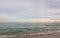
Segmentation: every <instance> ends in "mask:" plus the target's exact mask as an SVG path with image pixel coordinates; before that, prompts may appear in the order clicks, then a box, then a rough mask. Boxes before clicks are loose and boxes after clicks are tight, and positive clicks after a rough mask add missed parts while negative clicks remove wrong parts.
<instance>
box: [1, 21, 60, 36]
mask: <svg viewBox="0 0 60 38" xmlns="http://www.w3.org/2000/svg"><path fill="white" fill-rule="evenodd" d="M53 24H54V23H53ZM53 24H52V28H53ZM46 25H47V23H10V22H8V23H0V35H2V34H24V33H30V32H37V31H42V30H46V29H47V26H46ZM49 25H50V26H51V24H49ZM54 25H57V24H54ZM58 27H59V28H58ZM58 27H57V28H58V29H60V23H59V24H58ZM48 29H51V28H49V26H48ZM53 29H55V27H54V28H53Z"/></svg>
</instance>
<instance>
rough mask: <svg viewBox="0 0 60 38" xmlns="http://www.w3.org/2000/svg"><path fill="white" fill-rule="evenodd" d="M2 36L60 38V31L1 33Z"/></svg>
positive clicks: (8, 37)
mask: <svg viewBox="0 0 60 38" xmlns="http://www.w3.org/2000/svg"><path fill="white" fill-rule="evenodd" d="M0 38H60V31H55V32H54V31H52V32H50V31H49V32H46V33H44V32H40V33H31V34H23V35H1V36H0Z"/></svg>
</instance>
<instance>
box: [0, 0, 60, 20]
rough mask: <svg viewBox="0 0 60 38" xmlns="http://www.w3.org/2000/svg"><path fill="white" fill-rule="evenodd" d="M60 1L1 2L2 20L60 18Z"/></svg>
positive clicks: (7, 0) (8, 0) (25, 0)
mask: <svg viewBox="0 0 60 38" xmlns="http://www.w3.org/2000/svg"><path fill="white" fill-rule="evenodd" d="M59 13H60V0H0V19H9V20H13V19H15V20H17V19H23V18H24V19H26V18H27V19H33V18H50V19H52V18H54V19H55V18H59V17H60V15H58V14H59Z"/></svg>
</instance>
